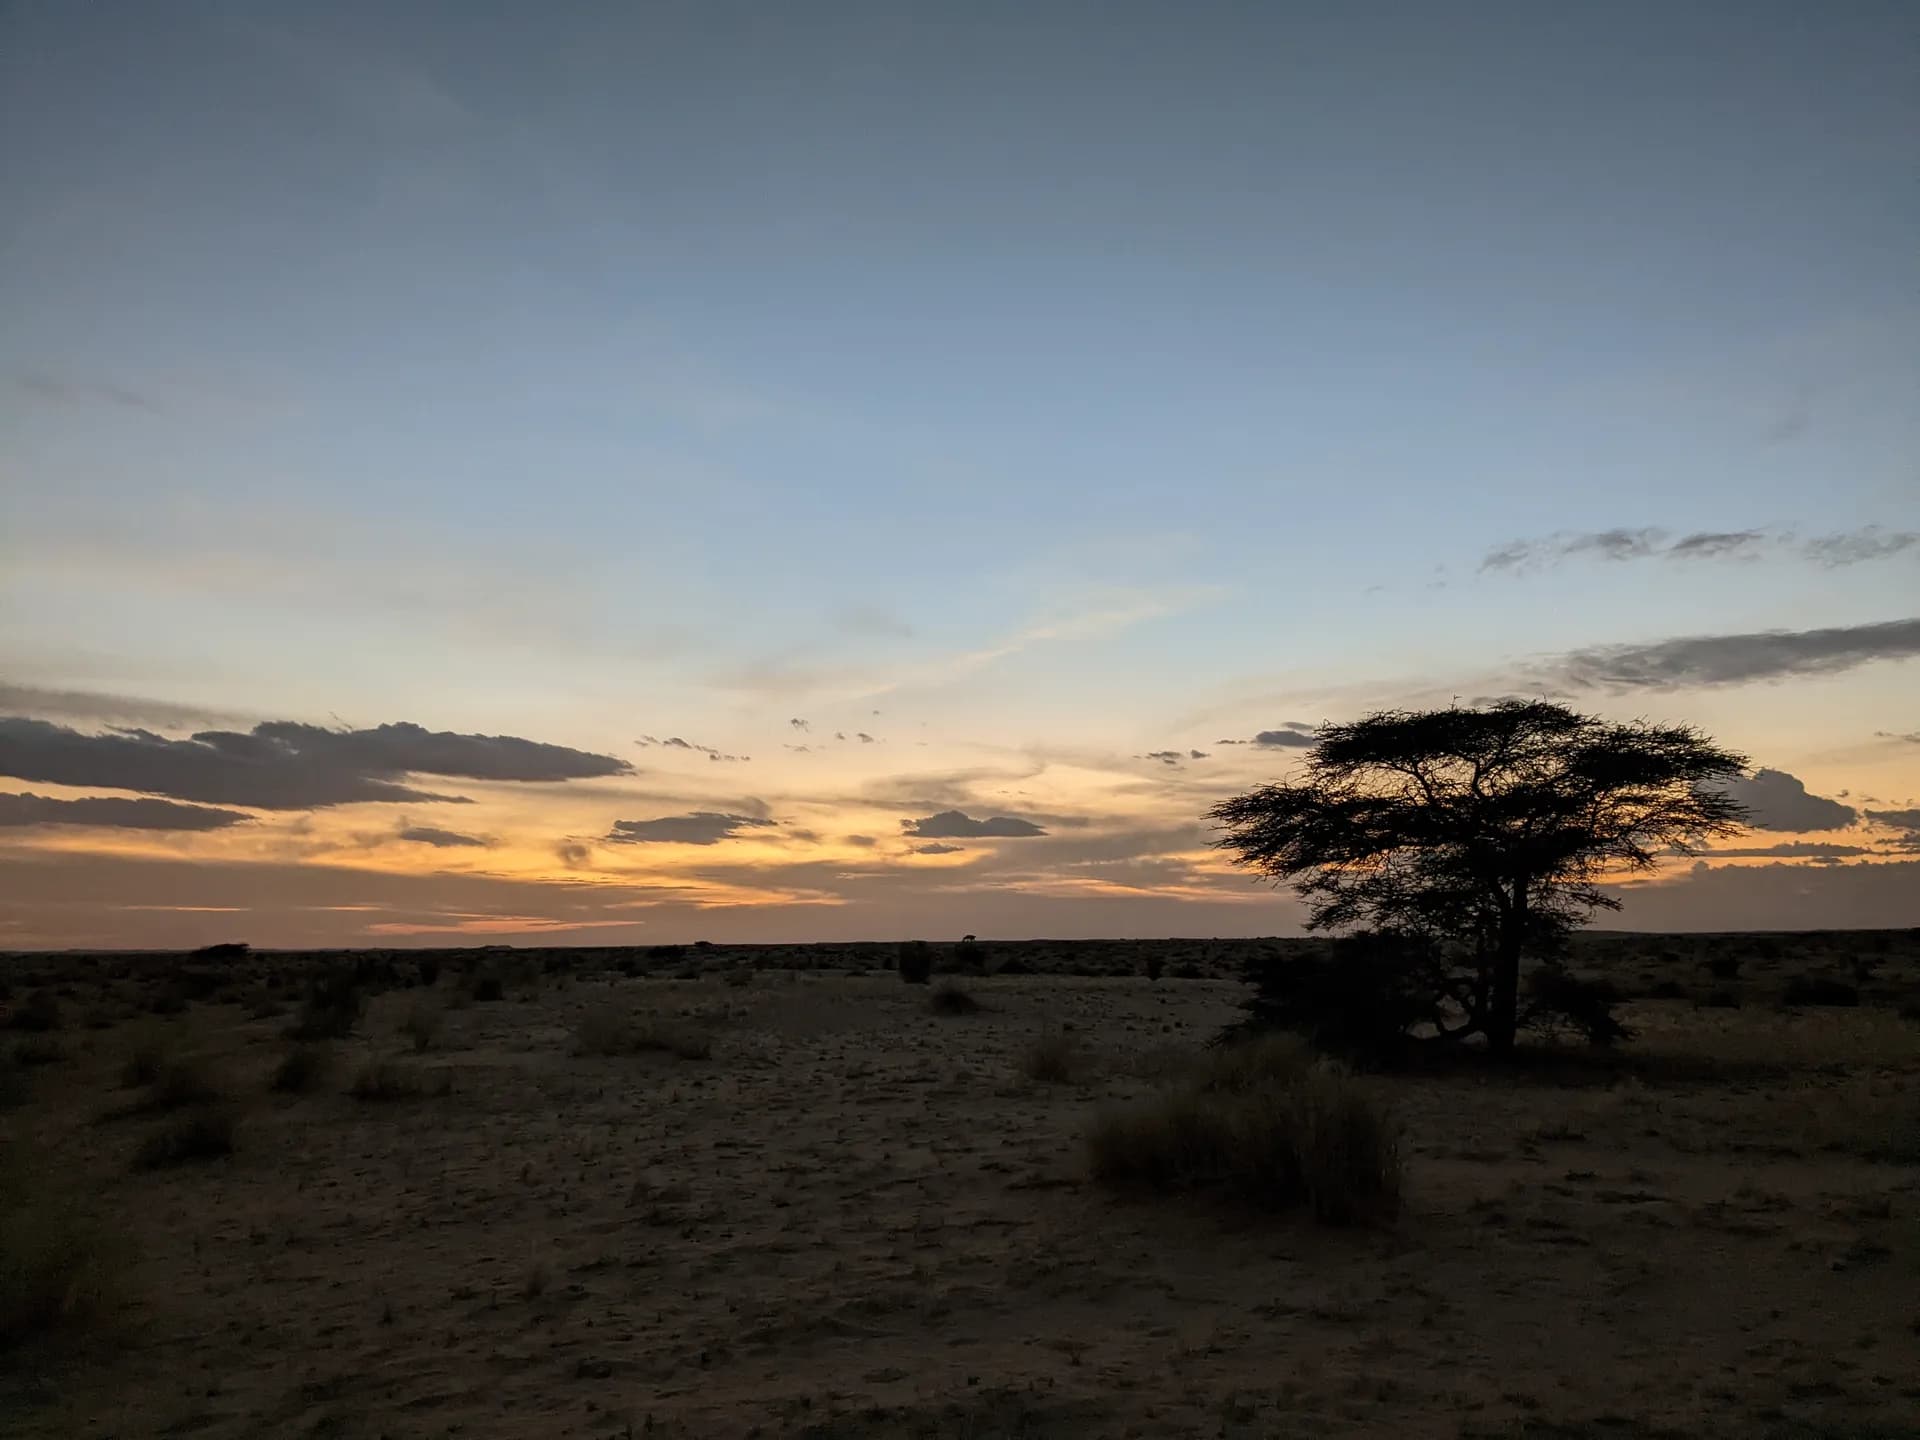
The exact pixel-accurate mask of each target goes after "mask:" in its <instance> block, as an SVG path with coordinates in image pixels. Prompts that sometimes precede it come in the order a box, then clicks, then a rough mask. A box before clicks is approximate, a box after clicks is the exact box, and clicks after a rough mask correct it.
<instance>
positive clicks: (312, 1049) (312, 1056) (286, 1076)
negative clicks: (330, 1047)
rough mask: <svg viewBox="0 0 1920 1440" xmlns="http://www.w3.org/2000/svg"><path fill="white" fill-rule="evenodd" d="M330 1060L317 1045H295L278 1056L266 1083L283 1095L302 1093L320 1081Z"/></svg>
mask: <svg viewBox="0 0 1920 1440" xmlns="http://www.w3.org/2000/svg"><path fill="white" fill-rule="evenodd" d="M331 1061H332V1056H330V1055H329V1054H328V1053H327V1052H326V1051H325V1050H324V1049H322V1048H321V1047H320V1046H318V1045H295V1046H294V1047H293V1048H292V1049H291V1050H289V1051H287V1053H286V1054H285V1055H283V1056H281V1057H280V1063H279V1064H278V1065H276V1066H275V1067H274V1070H273V1075H272V1077H271V1078H270V1079H269V1080H268V1082H267V1083H268V1085H269V1086H270V1087H271V1088H272V1089H273V1090H275V1091H278V1092H279V1093H280V1094H283V1095H304V1094H305V1093H306V1092H307V1091H309V1090H311V1089H313V1087H314V1086H315V1085H317V1084H318V1083H319V1082H320V1080H321V1078H322V1077H323V1076H324V1075H325V1074H326V1073H327V1068H328V1066H329V1064H330V1063H331Z"/></svg>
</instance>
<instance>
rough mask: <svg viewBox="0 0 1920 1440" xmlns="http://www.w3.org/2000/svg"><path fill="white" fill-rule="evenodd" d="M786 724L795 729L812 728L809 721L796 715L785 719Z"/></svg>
mask: <svg viewBox="0 0 1920 1440" xmlns="http://www.w3.org/2000/svg"><path fill="white" fill-rule="evenodd" d="M787 724H788V725H789V726H791V727H792V728H793V729H795V730H811V729H812V728H813V725H812V724H811V723H810V722H809V721H806V720H802V719H800V718H799V717H798V716H795V717H794V718H793V719H791V720H789V721H787Z"/></svg>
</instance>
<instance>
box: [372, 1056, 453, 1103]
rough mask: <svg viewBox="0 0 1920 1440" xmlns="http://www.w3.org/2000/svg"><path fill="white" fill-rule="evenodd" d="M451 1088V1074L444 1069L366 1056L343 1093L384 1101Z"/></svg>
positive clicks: (425, 1095) (430, 1094)
mask: <svg viewBox="0 0 1920 1440" xmlns="http://www.w3.org/2000/svg"><path fill="white" fill-rule="evenodd" d="M452 1089H453V1077H452V1076H451V1075H449V1074H447V1072H446V1071H444V1070H441V1071H427V1070H423V1069H421V1068H420V1067H419V1066H415V1065H405V1064H402V1063H401V1062H400V1061H398V1060H389V1059H375V1060H369V1061H367V1063H366V1064H364V1065H362V1066H361V1067H360V1068H359V1069H358V1070H356V1071H354V1074H353V1079H352V1081H351V1082H350V1083H349V1084H348V1086H347V1093H348V1094H349V1095H351V1096H352V1097H353V1098H354V1099H356V1100H365V1101H370V1102H374V1103H385V1102H389V1101H396V1100H423V1099H427V1098H429V1097H436V1096H441V1095H446V1094H448V1093H449V1092H451V1091H452Z"/></svg>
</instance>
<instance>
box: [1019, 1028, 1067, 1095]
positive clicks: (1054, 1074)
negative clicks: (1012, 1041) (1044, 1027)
mask: <svg viewBox="0 0 1920 1440" xmlns="http://www.w3.org/2000/svg"><path fill="white" fill-rule="evenodd" d="M1079 1069H1080V1052H1079V1047H1078V1046H1076V1045H1075V1044H1074V1043H1073V1037H1072V1036H1071V1035H1069V1034H1067V1033H1066V1032H1065V1031H1063V1030H1055V1031H1051V1032H1049V1033H1048V1034H1045V1035H1042V1036H1040V1037H1039V1038H1038V1039H1037V1040H1035V1041H1034V1042H1033V1043H1032V1044H1031V1045H1029V1046H1028V1047H1027V1048H1026V1049H1025V1050H1024V1051H1022V1052H1021V1055H1020V1073H1021V1074H1022V1075H1024V1076H1026V1078H1027V1079H1029V1080H1032V1081H1035V1082H1036V1083H1038V1084H1041V1085H1066V1084H1070V1083H1071V1082H1072V1080H1073V1077H1074V1075H1075V1074H1076V1073H1078V1071H1079Z"/></svg>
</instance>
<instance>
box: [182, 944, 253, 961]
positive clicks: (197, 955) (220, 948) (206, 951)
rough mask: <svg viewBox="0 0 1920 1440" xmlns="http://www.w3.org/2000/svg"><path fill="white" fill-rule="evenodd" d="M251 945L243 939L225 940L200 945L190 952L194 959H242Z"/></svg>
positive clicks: (247, 953) (250, 948)
mask: <svg viewBox="0 0 1920 1440" xmlns="http://www.w3.org/2000/svg"><path fill="white" fill-rule="evenodd" d="M252 951H253V947H252V946H251V945H249V944H247V943H246V942H245V941H244V940H226V941H222V942H221V943H220V944H218V945H202V946H201V947H200V948H199V949H198V950H195V951H194V952H193V954H192V957H191V958H193V959H195V960H244V959H246V958H247V956H248V955H249V954H251V953H252Z"/></svg>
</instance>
